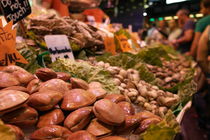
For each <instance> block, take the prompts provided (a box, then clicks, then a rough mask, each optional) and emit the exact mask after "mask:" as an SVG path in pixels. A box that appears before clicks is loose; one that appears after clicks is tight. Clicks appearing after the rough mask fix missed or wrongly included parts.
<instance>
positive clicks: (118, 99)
mask: <svg viewBox="0 0 210 140" xmlns="http://www.w3.org/2000/svg"><path fill="white" fill-rule="evenodd" d="M104 99H108V100H110V101H112V102H113V103H119V102H122V101H126V98H125V96H124V95H121V94H107V95H106V96H105V97H104Z"/></svg>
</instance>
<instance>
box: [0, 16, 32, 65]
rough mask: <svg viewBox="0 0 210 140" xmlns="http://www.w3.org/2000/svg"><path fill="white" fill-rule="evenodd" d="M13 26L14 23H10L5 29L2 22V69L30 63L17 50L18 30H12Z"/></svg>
mask: <svg viewBox="0 0 210 140" xmlns="http://www.w3.org/2000/svg"><path fill="white" fill-rule="evenodd" d="M12 24H13V23H12V22H9V23H8V24H7V25H6V26H5V27H3V25H2V21H1V20H0V69H1V68H3V67H4V66H8V65H15V64H16V62H19V63H24V64H27V63H28V62H27V61H26V60H25V59H24V58H23V56H22V55H20V54H19V52H18V51H17V50H16V49H15V45H16V30H13V29H12Z"/></svg>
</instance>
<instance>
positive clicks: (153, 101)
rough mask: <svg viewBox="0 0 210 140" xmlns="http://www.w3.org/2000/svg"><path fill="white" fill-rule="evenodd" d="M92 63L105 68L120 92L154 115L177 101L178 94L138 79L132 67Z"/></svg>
mask: <svg viewBox="0 0 210 140" xmlns="http://www.w3.org/2000/svg"><path fill="white" fill-rule="evenodd" d="M94 64H95V65H97V66H101V67H104V68H106V69H107V70H108V71H109V72H110V73H111V74H112V75H113V77H114V81H115V83H116V85H118V88H119V90H120V91H121V94H124V95H126V96H128V97H129V98H130V100H131V101H132V102H133V103H135V104H138V105H140V106H141V107H142V108H143V109H145V110H147V111H150V112H152V113H154V114H156V115H159V116H161V117H162V116H164V115H165V113H167V111H168V109H170V108H171V107H172V106H173V105H175V104H176V103H178V101H179V96H178V95H176V94H172V93H170V92H165V91H163V90H160V89H159V88H158V87H157V86H154V85H151V84H149V83H146V82H145V81H142V80H140V77H141V76H140V75H139V73H138V71H136V70H134V69H128V70H125V69H122V68H120V67H116V66H109V64H107V63H104V62H102V61H100V62H94Z"/></svg>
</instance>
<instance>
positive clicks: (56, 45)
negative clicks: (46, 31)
mask: <svg viewBox="0 0 210 140" xmlns="http://www.w3.org/2000/svg"><path fill="white" fill-rule="evenodd" d="M44 39H45V42H46V44H47V47H48V50H49V52H50V56H51V59H52V62H54V61H56V59H58V58H66V59H73V60H74V55H73V52H72V49H71V46H70V44H69V40H68V37H67V36H66V35H46V36H45V37H44Z"/></svg>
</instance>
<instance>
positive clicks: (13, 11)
mask: <svg viewBox="0 0 210 140" xmlns="http://www.w3.org/2000/svg"><path fill="white" fill-rule="evenodd" d="M0 7H1V11H2V12H3V14H4V16H5V18H6V20H7V22H10V21H13V24H15V23H17V22H18V21H20V20H22V19H23V18H25V17H26V16H28V15H29V14H31V6H30V4H29V2H28V0H1V1H0Z"/></svg>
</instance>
